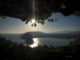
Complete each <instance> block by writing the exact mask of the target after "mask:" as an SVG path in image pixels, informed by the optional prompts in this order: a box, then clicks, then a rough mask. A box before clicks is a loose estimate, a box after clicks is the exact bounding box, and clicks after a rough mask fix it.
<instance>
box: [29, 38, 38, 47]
mask: <svg viewBox="0 0 80 60" xmlns="http://www.w3.org/2000/svg"><path fill="white" fill-rule="evenodd" d="M33 42H34V43H33V44H32V45H29V46H30V47H31V48H35V47H37V46H38V44H39V41H38V38H33Z"/></svg>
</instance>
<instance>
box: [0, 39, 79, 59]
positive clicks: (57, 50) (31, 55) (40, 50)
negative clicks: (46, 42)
mask: <svg viewBox="0 0 80 60" xmlns="http://www.w3.org/2000/svg"><path fill="white" fill-rule="evenodd" d="M78 40H80V38H78ZM77 42H78V41H76V42H72V43H71V44H70V45H67V46H63V47H50V48H49V47H47V46H43V47H42V46H39V47H36V48H33V49H32V48H30V47H28V46H23V44H17V43H13V42H11V41H9V40H6V39H5V38H0V60H46V59H48V60H72V59H75V60H76V59H78V58H80V43H79V42H78V43H77Z"/></svg>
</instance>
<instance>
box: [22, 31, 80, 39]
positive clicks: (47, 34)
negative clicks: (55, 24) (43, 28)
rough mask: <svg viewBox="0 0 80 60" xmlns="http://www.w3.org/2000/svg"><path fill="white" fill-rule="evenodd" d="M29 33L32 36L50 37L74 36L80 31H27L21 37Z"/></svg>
mask: <svg viewBox="0 0 80 60" xmlns="http://www.w3.org/2000/svg"><path fill="white" fill-rule="evenodd" d="M28 34H30V35H31V36H32V37H33V38H36V37H51V38H73V37H74V36H79V35H80V31H75V32H66V33H64V32H60V33H50V34H49V33H43V32H27V33H25V34H23V35H22V36H23V37H27V35H28Z"/></svg>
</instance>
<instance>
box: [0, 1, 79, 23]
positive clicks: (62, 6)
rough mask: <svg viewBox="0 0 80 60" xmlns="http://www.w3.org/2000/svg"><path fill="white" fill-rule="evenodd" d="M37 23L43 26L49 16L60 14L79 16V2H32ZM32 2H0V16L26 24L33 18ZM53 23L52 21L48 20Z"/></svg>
mask: <svg viewBox="0 0 80 60" xmlns="http://www.w3.org/2000/svg"><path fill="white" fill-rule="evenodd" d="M34 1H35V10H34V13H35V17H36V20H37V23H41V24H44V23H45V19H48V18H49V17H50V16H51V14H52V13H53V14H54V13H57V12H60V13H62V14H63V15H64V16H69V15H71V14H74V15H76V16H80V7H79V6H80V2H79V0H34ZM32 3H33V0H0V15H1V16H2V18H5V16H10V17H15V18H20V19H21V20H22V21H26V23H28V22H29V21H30V20H31V18H33V5H32ZM48 21H49V22H54V21H55V20H53V19H48Z"/></svg>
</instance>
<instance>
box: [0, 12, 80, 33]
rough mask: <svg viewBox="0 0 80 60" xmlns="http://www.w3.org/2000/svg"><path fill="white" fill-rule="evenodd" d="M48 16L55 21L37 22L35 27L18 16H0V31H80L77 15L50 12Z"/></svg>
mask: <svg viewBox="0 0 80 60" xmlns="http://www.w3.org/2000/svg"><path fill="white" fill-rule="evenodd" d="M50 18H53V19H57V22H53V23H52V22H51V23H50V22H48V21H47V20H46V21H45V24H44V25H41V24H37V27H31V23H28V24H25V22H22V21H21V20H20V19H18V18H11V17H6V19H2V17H0V33H14V34H15V33H17V34H21V33H25V32H32V31H40V32H45V33H55V32H60V31H80V17H79V16H74V15H70V16H63V15H62V14H61V13H56V14H54V13H53V14H52V16H51V17H50Z"/></svg>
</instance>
